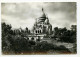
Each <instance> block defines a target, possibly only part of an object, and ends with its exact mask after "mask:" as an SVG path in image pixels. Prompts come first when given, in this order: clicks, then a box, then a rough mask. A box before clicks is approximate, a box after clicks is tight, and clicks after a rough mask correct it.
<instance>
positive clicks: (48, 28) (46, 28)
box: [28, 8, 52, 41]
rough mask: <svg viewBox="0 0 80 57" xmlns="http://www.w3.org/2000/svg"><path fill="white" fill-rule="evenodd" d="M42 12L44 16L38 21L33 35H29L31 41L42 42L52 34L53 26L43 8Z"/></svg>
mask: <svg viewBox="0 0 80 57" xmlns="http://www.w3.org/2000/svg"><path fill="white" fill-rule="evenodd" d="M42 12H43V14H42V15H41V17H39V18H37V19H36V22H35V24H34V26H33V29H32V35H28V37H29V40H31V39H33V40H35V41H36V40H42V39H43V38H45V37H46V36H49V35H51V33H52V25H51V24H50V23H49V19H48V17H47V16H46V14H45V12H44V9H43V8H42Z"/></svg>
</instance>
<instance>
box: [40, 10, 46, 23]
mask: <svg viewBox="0 0 80 57" xmlns="http://www.w3.org/2000/svg"><path fill="white" fill-rule="evenodd" d="M42 12H43V14H42V16H41V17H39V22H44V21H45V20H46V15H45V13H44V11H43V8H42Z"/></svg>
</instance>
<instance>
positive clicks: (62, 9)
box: [1, 2, 76, 29]
mask: <svg viewBox="0 0 80 57" xmlns="http://www.w3.org/2000/svg"><path fill="white" fill-rule="evenodd" d="M42 7H43V8H44V11H45V13H46V15H47V16H48V18H49V21H50V23H51V24H52V26H53V28H54V27H56V26H58V27H67V28H70V26H71V25H72V24H76V3H75V2H27V3H2V4H1V19H2V22H6V23H8V24H11V25H12V27H13V28H19V27H22V28H25V27H28V28H29V29H32V26H33V24H34V23H35V19H36V18H39V17H40V16H41V14H42V11H41V8H42Z"/></svg>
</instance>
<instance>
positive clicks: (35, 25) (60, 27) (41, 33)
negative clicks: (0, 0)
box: [1, 2, 77, 55]
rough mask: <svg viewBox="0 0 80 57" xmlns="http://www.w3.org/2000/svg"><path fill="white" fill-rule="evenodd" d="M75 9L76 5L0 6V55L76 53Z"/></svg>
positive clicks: (14, 4) (67, 3)
mask: <svg viewBox="0 0 80 57" xmlns="http://www.w3.org/2000/svg"><path fill="white" fill-rule="evenodd" d="M76 10H77V3H76V2H21V3H16V2H14V3H1V45H2V46H1V49H2V51H1V52H2V54H3V55H55V54H58V55H59V54H63V55H64V54H77V14H76V12H77V11H76Z"/></svg>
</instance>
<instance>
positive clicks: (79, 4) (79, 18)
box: [0, 0, 80, 57]
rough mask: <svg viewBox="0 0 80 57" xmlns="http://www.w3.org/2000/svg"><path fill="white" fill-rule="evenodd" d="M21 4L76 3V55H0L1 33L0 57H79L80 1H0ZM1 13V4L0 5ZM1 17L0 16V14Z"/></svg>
mask: <svg viewBox="0 0 80 57" xmlns="http://www.w3.org/2000/svg"><path fill="white" fill-rule="evenodd" d="M14 2H15V3H22V2H77V11H76V12H77V54H69V55H68V54H66V55H65V54H64V55H62V54H60V55H47V56H46V55H2V53H1V32H0V57H4V56H6V57H14V56H15V57H17V56H19V57H22V56H24V57H28V56H30V57H41V56H42V57H44V56H46V57H53V56H54V57H64V56H65V57H80V1H79V0H1V1H0V3H14ZM0 13H1V4H0ZM0 17H1V14H0ZM0 31H1V18H0Z"/></svg>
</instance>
